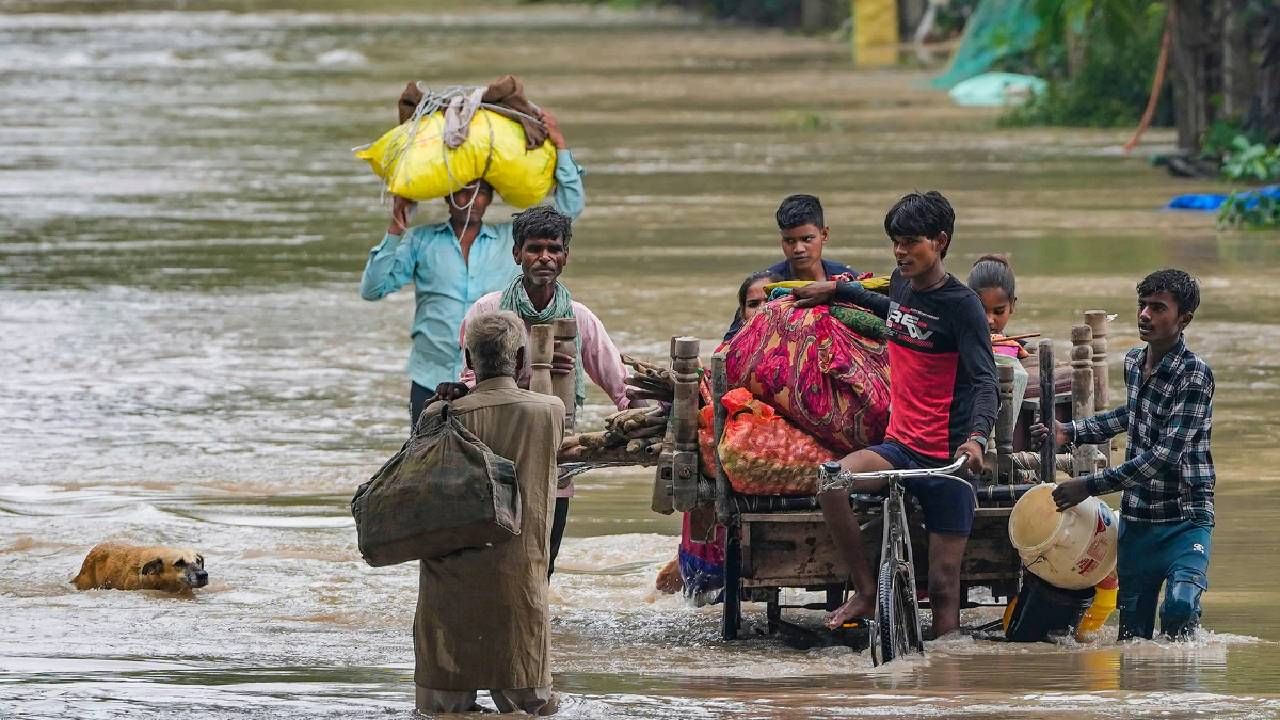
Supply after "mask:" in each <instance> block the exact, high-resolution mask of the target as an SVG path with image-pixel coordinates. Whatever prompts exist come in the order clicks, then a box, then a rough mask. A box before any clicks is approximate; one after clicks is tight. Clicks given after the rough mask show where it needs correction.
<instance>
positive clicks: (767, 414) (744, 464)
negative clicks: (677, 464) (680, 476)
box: [700, 388, 836, 495]
mask: <svg viewBox="0 0 1280 720" xmlns="http://www.w3.org/2000/svg"><path fill="white" fill-rule="evenodd" d="M722 402H723V403H724V407H725V410H727V411H728V417H727V418H726V419H725V425H724V437H723V438H721V440H720V461H721V462H722V463H724V474H725V476H726V477H728V479H729V484H730V485H731V486H733V489H734V491H735V492H739V493H742V494H744V495H813V494H814V493H816V492H817V490H818V465H819V464H821V463H824V462H826V461H828V460H832V459H834V458H835V457H836V453H834V452H832V451H831V450H828V449H827V448H825V447H823V446H822V445H821V444H820V443H819V442H818V441H817V440H814V439H813V437H812V436H810V435H808V434H807V433H805V432H804V431H803V430H801V429H799V428H797V427H796V426H795V425H792V424H791V423H789V422H787V420H786V418H784V417H782V416H780V415H778V414H777V413H775V412H774V411H773V408H771V407H769V406H768V405H766V404H765V403H762V402H760V401H759V400H756V399H755V398H753V397H751V393H750V392H749V391H747V390H746V389H744V388H737V389H734V390H730V391H729V393H728V394H727V395H725V396H724V399H723V401H722ZM707 409H708V410H709V409H710V407H708V408H707ZM707 424H708V425H709V423H707ZM700 445H701V446H702V448H703V462H706V461H707V460H708V453H707V449H708V448H710V446H711V435H710V432H709V430H708V432H707V433H706V434H705V435H704V440H703V442H702V443H700ZM711 460H714V458H711ZM711 467H714V466H711Z"/></svg>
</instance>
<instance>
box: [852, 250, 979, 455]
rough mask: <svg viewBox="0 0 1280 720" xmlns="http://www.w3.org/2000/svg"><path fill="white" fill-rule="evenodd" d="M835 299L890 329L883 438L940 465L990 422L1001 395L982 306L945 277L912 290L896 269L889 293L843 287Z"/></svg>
mask: <svg viewBox="0 0 1280 720" xmlns="http://www.w3.org/2000/svg"><path fill="white" fill-rule="evenodd" d="M836 297H837V298H838V299H840V300H844V301H847V302H852V303H856V304H858V305H861V306H863V307H865V308H867V309H868V310H871V311H872V312H874V313H875V314H877V315H879V316H880V317H882V318H884V320H885V324H886V325H887V326H888V329H889V373H890V385H889V387H890V390H889V396H890V411H889V429H888V430H887V431H886V432H885V439H886V440H894V441H896V442H899V443H901V444H903V445H905V446H907V447H908V448H910V449H912V450H914V451H915V452H917V453H919V454H921V455H923V456H925V457H928V458H934V459H939V460H945V459H950V458H951V457H952V456H953V455H954V454H955V451H956V449H957V448H958V447H960V445H962V444H964V442H965V441H966V440H968V438H969V437H970V436H972V435H981V436H983V437H986V436H987V435H988V434H989V433H990V432H991V428H992V427H993V426H994V425H995V420H996V409H997V407H998V405H999V391H998V385H997V381H996V363H995V356H994V355H993V354H992V352H991V334H990V333H989V332H988V330H987V316H986V313H985V311H984V310H983V309H982V302H981V301H980V300H978V296H977V295H976V294H974V292H973V291H972V290H970V289H969V288H968V287H966V286H965V285H964V283H962V282H960V281H959V280H956V278H955V276H953V275H950V274H948V275H947V279H946V280H945V281H944V282H943V283H942V285H941V286H940V287H938V288H935V289H933V290H929V291H927V292H917V291H915V290H913V289H912V288H911V283H910V281H908V280H906V279H904V278H903V277H902V275H901V274H900V273H899V272H898V271H897V270H894V272H893V276H892V277H891V278H890V281H889V294H888V296H885V295H881V294H879V293H874V292H870V291H868V290H865V289H863V287H862V286H861V285H858V284H857V283H844V282H842V283H840V284H839V285H838V286H837V290H836Z"/></svg>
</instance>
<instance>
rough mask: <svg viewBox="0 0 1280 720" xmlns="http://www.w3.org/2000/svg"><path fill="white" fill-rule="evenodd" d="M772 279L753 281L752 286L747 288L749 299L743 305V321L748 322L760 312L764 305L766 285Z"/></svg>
mask: <svg viewBox="0 0 1280 720" xmlns="http://www.w3.org/2000/svg"><path fill="white" fill-rule="evenodd" d="M770 282H772V281H771V280H769V279H768V278H765V279H763V280H757V281H755V282H753V283H751V287H749V288H747V299H746V302H745V303H743V305H742V321H743V322H746V321H748V320H750V319H751V318H753V317H755V316H756V315H758V314H759V313H760V308H762V307H764V303H765V300H766V298H765V296H764V286H765V285H768V284H769V283H770Z"/></svg>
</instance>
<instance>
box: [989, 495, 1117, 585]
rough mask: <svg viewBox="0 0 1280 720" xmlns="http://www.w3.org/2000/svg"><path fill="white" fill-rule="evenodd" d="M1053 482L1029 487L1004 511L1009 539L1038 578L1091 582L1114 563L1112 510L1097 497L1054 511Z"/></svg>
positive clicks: (1066, 582) (1060, 582) (1055, 581)
mask: <svg viewBox="0 0 1280 720" xmlns="http://www.w3.org/2000/svg"><path fill="white" fill-rule="evenodd" d="M1055 487H1056V485H1053V484H1052V483H1043V484H1041V485H1037V486H1036V487H1033V488H1031V489H1030V490H1028V491H1027V493H1026V494H1025V495H1023V496H1022V497H1021V498H1020V499H1019V500H1018V502H1017V504H1016V505H1014V506H1013V512H1011V513H1010V514H1009V542H1011V543H1013V546H1014V547H1015V548H1017V549H1018V555H1019V556H1021V557H1022V564H1023V565H1025V566H1026V567H1027V569H1028V570H1030V571H1031V572H1033V573H1035V574H1036V575H1037V576H1038V577H1039V578H1040V579H1041V580H1044V581H1045V582H1047V583H1049V584H1050V585H1053V586H1054V587H1059V588H1063V589H1064V590H1083V589H1085V588H1089V587H1093V586H1094V585H1097V584H1098V583H1099V582H1102V580H1103V578H1105V577H1106V576H1107V575H1110V574H1111V571H1112V570H1115V568H1116V548H1117V544H1118V543H1117V541H1118V538H1119V527H1118V524H1117V518H1116V514H1115V513H1114V512H1112V510H1111V508H1109V507H1107V504H1106V503H1104V502H1102V501H1101V500H1099V499H1098V498H1096V497H1091V498H1087V499H1086V500H1085V501H1084V502H1082V503H1080V504H1079V505H1076V506H1075V507H1073V508H1071V509H1070V510H1066V511H1064V512H1058V510H1057V508H1056V507H1055V506H1054V502H1053V489H1054V488H1055Z"/></svg>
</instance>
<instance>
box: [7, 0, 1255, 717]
mask: <svg viewBox="0 0 1280 720" xmlns="http://www.w3.org/2000/svg"><path fill="white" fill-rule="evenodd" d="M32 4H34V3H15V2H3V1H0V11H3V10H5V9H13V10H27V9H30V8H28V7H27V6H28V5H32ZM63 5H64V4H59V3H54V4H52V5H51V6H52V7H54V8H59V7H63ZM115 5H116V4H115V3H106V4H105V6H106V9H107V10H108V11H101V10H103V9H104V8H103V4H99V5H98V6H97V10H100V11H99V12H93V13H79V12H74V10H75V9H76V7H77V5H75V4H74V3H66V4H65V6H66V10H67V11H66V12H63V13H56V14H50V13H27V12H12V13H9V14H4V15H0V363H2V367H0V717H21V718H72V717H74V718H95V719H96V718H116V717H130V718H134V717H172V716H176V715H179V714H182V715H187V714H193V713H198V714H199V715H200V716H201V717H207V718H232V717H237V718H238V717H257V718H267V717H307V718H313V717H314V718H329V717H335V718H336V717H342V718H363V717H375V716H377V717H405V718H407V717H409V716H410V715H411V714H412V682H413V680H412V667H413V651H412V640H411V634H410V627H411V622H412V615H413V609H414V602H415V597H416V589H417V585H416V583H417V572H416V568H414V567H413V566H410V565H402V566H395V567H389V568H382V569H373V568H369V567H368V566H366V565H365V564H364V563H363V562H362V561H361V560H360V557H359V554H358V552H357V550H356V545H355V531H354V528H353V525H352V522H351V517H350V514H349V510H348V502H349V500H350V497H351V494H352V492H353V491H354V489H355V487H356V486H357V485H358V484H359V483H361V482H363V481H364V480H365V479H367V478H368V477H369V475H370V474H371V473H372V472H373V471H375V470H376V469H377V468H378V466H379V465H380V464H381V462H382V461H383V460H384V459H386V458H387V457H388V456H389V455H390V454H391V453H393V452H394V451H395V450H396V449H397V448H398V447H399V445H400V443H401V442H402V440H403V436H404V434H405V431H406V429H407V415H408V413H407V409H406V407H405V405H406V399H407V394H408V380H407V378H406V376H405V375H404V372H403V366H404V360H405V354H406V353H407V351H408V328H409V323H410V318H411V314H412V307H413V305H412V297H411V294H412V293H411V291H408V290H406V291H404V292H401V293H398V294H397V295H394V296H392V297H390V298H388V299H387V300H386V301H384V302H381V303H378V304H371V303H366V302H364V301H362V300H361V299H360V298H359V295H358V292H357V286H358V282H359V276H360V271H361V268H362V267H363V264H364V259H365V256H366V253H367V252H368V249H369V248H370V247H371V246H373V245H374V244H376V243H377V242H378V240H379V239H380V238H381V237H382V232H383V229H384V228H385V227H386V221H387V216H388V209H387V207H386V206H385V205H382V204H380V199H379V184H378V181H377V180H376V178H374V177H373V176H372V175H371V174H370V173H369V172H368V170H367V168H366V167H365V166H364V164H363V163H361V162H359V161H357V160H355V159H354V158H352V156H351V154H350V152H349V149H350V148H351V147H353V146H356V145H360V144H362V143H365V142H368V141H370V140H372V139H374V138H376V137H377V136H378V135H379V134H380V133H382V132H383V131H384V130H385V129H387V128H388V127H389V126H390V125H391V124H392V123H393V121H394V117H395V115H394V107H393V106H394V103H395V98H396V97H397V95H398V93H399V91H400V89H401V88H402V87H403V84H404V82H405V81H406V80H409V79H422V80H425V81H427V82H428V83H429V84H433V85H437V86H443V85H449V84H457V83H474V84H480V83H484V82H487V81H488V80H490V79H492V78H493V77H495V76H497V75H499V74H502V73H506V72H514V73H517V74H519V75H521V76H522V77H523V78H524V79H525V81H526V85H527V89H528V91H529V93H530V96H531V97H532V98H533V99H534V100H535V101H537V102H539V103H541V104H544V105H546V106H548V107H550V108H553V109H554V110H555V111H556V112H557V113H558V114H559V116H560V118H561V121H562V125H563V126H564V129H565V132H566V136H567V137H568V141H569V144H570V146H571V147H572V148H573V150H574V155H575V158H576V159H577V160H578V162H579V163H580V164H582V165H583V166H584V167H585V168H586V170H587V173H588V174H587V177H586V181H585V182H586V187H587V193H588V203H587V210H586V213H585V214H584V215H583V217H582V219H581V220H580V221H579V222H578V223H577V224H576V225H575V234H574V241H573V251H572V262H571V264H570V265H569V267H568V269H567V271H566V275H565V278H564V279H565V281H566V282H567V283H568V284H569V286H570V287H571V288H572V290H573V292H574V295H575V297H576V298H578V299H580V300H582V301H583V302H585V303H587V304H588V305H590V306H591V307H592V308H593V309H594V310H595V311H596V313H597V314H598V315H600V316H601V318H602V319H603V320H604V322H605V323H606V325H607V326H608V327H609V329H610V332H611V334H612V335H613V337H614V340H615V342H616V343H617V345H618V346H619V347H620V348H622V349H623V351H624V352H629V353H632V354H636V355H639V356H642V357H648V358H658V357H661V355H662V354H663V353H664V352H665V350H666V347H667V342H668V338H669V337H670V336H671V335H676V334H691V335H696V336H698V337H701V338H704V339H705V341H704V349H707V350H709V349H710V347H711V345H712V340H713V339H714V338H716V337H718V336H719V335H720V333H721V332H722V331H723V328H724V326H725V324H726V322H727V321H728V319H729V317H730V316H731V314H732V310H733V302H734V299H733V293H734V291H735V289H736V287H737V284H738V282H739V280H740V279H741V278H742V277H743V276H744V275H745V274H747V273H748V272H749V271H751V270H755V269H758V268H760V267H763V266H765V265H768V264H771V263H773V262H775V261H776V259H777V257H778V255H779V251H778V249H777V246H776V231H775V230H774V225H773V211H774V209H775V208H776V206H777V203H778V201H779V200H780V199H781V198H782V197H783V196H785V195H787V194H789V193H792V192H813V193H816V194H818V195H820V196H821V197H822V200H823V203H824V205H825V206H826V208H827V220H828V223H829V224H830V226H831V227H832V241H831V244H830V245H829V247H828V251H827V256H828V257H833V258H835V259H839V260H842V261H845V262H847V263H849V264H852V265H854V266H856V267H858V268H860V269H866V270H873V271H876V272H878V273H883V272H887V271H888V270H889V267H890V263H889V249H888V244H887V242H886V241H885V240H884V238H883V231H882V229H881V222H882V218H883V214H884V211H885V209H886V208H887V207H888V206H889V205H890V204H892V202H893V200H895V199H896V198H897V197H898V196H899V195H901V194H902V193H903V192H905V191H908V190H911V189H915V188H919V189H930V188H938V189H940V190H942V191H944V192H945V193H946V194H947V195H948V196H949V197H950V198H951V200H952V202H953V203H954V205H955V206H956V209H957V214H958V220H957V227H956V238H955V244H954V245H953V247H952V251H951V254H950V255H949V257H948V259H947V262H948V266H949V267H950V268H951V269H952V271H953V272H955V273H957V274H959V275H962V276H963V274H964V273H966V272H967V269H968V267H969V265H970V264H971V263H972V261H973V260H974V259H975V258H976V257H978V256H979V255H982V254H985V253H988V252H993V251H998V252H1006V253H1009V254H1010V255H1011V257H1012V259H1013V263H1014V266H1015V268H1016V269H1017V271H1018V273H1019V294H1020V296H1021V298H1020V302H1019V304H1018V308H1017V315H1016V316H1015V317H1014V320H1013V325H1012V327H1011V330H1013V331H1017V332H1026V331H1033V330H1042V331H1044V332H1045V333H1047V334H1049V335H1051V336H1052V337H1053V338H1055V339H1057V340H1059V341H1061V342H1063V343H1065V342H1066V340H1067V338H1068V336H1069V329H1070V325H1071V324H1072V322H1078V319H1077V318H1079V315H1080V312H1081V311H1082V310H1085V309H1092V308H1106V309H1108V310H1110V311H1111V312H1115V313H1118V314H1119V318H1118V319H1117V320H1116V322H1115V323H1113V334H1112V337H1111V347H1112V349H1113V352H1112V358H1111V359H1112V361H1113V368H1115V367H1118V363H1119V361H1120V358H1121V356H1122V352H1123V350H1124V349H1127V348H1128V347H1131V346H1133V345H1135V344H1136V343H1137V334H1136V331H1135V330H1134V328H1133V316H1134V304H1135V302H1134V285H1135V283H1136V282H1137V280H1138V279H1140V278H1141V277H1142V276H1143V275H1145V274H1146V273H1147V272H1149V271H1150V270H1153V269H1156V268H1158V267H1162V266H1166V265H1176V266H1179V267H1183V268H1186V269H1188V270H1190V271H1192V272H1193V273H1195V274H1197V275H1198V276H1199V277H1200V278H1201V280H1202V282H1203V291H1202V293H1203V301H1202V305H1201V309H1200V311H1199V312H1198V313H1197V314H1196V319H1195V322H1194V323H1193V324H1192V325H1191V327H1190V329H1189V331H1188V342H1189V344H1190V345H1191V347H1192V348H1193V349H1195V350H1196V351H1197V352H1200V353H1202V355H1203V356H1204V357H1205V358H1206V359H1207V360H1208V362H1209V363H1210V364H1211V365H1212V366H1213V369H1214V371H1215V373H1216V376H1217V397H1216V402H1215V404H1216V409H1215V416H1216V417H1215V425H1216V427H1215V429H1214V456H1215V460H1216V463H1217V468H1218V478H1219V482H1218V523H1219V524H1218V527H1217V530H1216V531H1215V536H1214V555H1213V564H1212V567H1211V570H1210V579H1211V583H1212V588H1211V590H1210V592H1209V593H1208V594H1207V596H1206V602H1205V618H1204V620H1205V624H1206V626H1207V628H1208V630H1207V631H1206V632H1204V633H1202V634H1201V636H1200V637H1199V638H1198V639H1197V640H1196V641H1195V642H1193V643H1188V644H1169V643H1159V642H1155V643H1152V642H1137V643H1129V644H1123V645H1117V644H1116V643H1114V641H1113V638H1114V627H1112V628H1111V629H1110V630H1109V633H1110V636H1109V637H1106V638H1104V639H1103V640H1102V641H1100V642H1099V643H1097V644H1095V645H1087V646H1056V645H1036V646H1011V645H1002V644H996V643H991V642H983V641H978V640H972V639H964V640H954V641H943V642H940V643H935V644H933V645H932V646H931V647H930V648H929V654H928V655H927V656H926V657H925V658H923V659H915V660H910V661H904V662H900V663H894V664H892V665H890V666H887V667H884V668H878V669H874V668H872V666H871V661H870V659H869V658H868V656H867V655H866V654H865V653H864V654H853V653H851V652H850V651H848V650H847V649H843V648H827V649H821V650H810V651H799V650H792V649H788V648H787V647H785V646H783V645H782V644H781V643H780V642H778V641H777V640H775V639H772V638H764V637H759V636H757V635H756V629H757V628H759V627H762V625H763V622H764V612H763V607H762V606H747V615H748V627H747V629H746V632H745V633H744V635H746V636H748V637H746V639H744V640H743V641H740V642H738V643H732V644H726V643H723V642H721V641H720V640H719V610H718V607H714V608H702V609H693V608H689V607H686V606H685V604H684V603H683V601H682V600H681V599H679V598H676V597H671V596H661V595H657V594H656V593H655V591H654V590H653V578H654V575H655V573H656V571H657V569H658V568H659V567H660V566H661V565H662V564H663V563H665V562H666V561H667V560H668V559H669V558H670V557H672V556H673V554H674V552H675V547H676V544H677V537H676V536H677V534H678V530H679V527H678V520H677V519H676V518H673V517H664V516H660V515H656V514H654V513H652V512H651V511H650V510H649V507H648V505H649V495H650V487H649V482H650V478H651V473H650V472H647V471H639V470H637V471H630V472H628V471H613V472H600V473H598V474H595V475H589V476H585V477H583V478H580V479H579V483H578V497H577V499H576V500H575V501H574V504H573V510H572V514H571V517H570V523H569V528H568V533H569V537H568V538H567V539H566V541H565V547H564V549H563V551H562V555H561V559H560V560H559V561H558V562H557V571H558V572H557V574H556V576H555V578H554V580H553V583H552V597H553V608H552V610H553V616H554V620H553V630H554V636H553V640H552V651H553V668H554V669H555V681H556V685H557V686H558V688H559V689H561V690H563V691H565V692H567V693H568V698H567V701H566V704H565V707H564V709H563V711H562V716H565V717H570V718H616V717H651V718H673V719H674V718H712V717H735V718H738V717H741V718H806V717H846V716H848V717H858V716H872V717H886V716H892V717H967V718H1008V717H1026V718H1071V719H1072V720H1082V719H1084V718H1130V717H1133V718H1138V717H1213V718H1270V717H1280V646H1278V645H1277V643H1280V607H1278V606H1280V573H1277V572H1276V570H1275V565H1276V563H1275V558H1276V557H1277V555H1280V535H1278V534H1277V533H1276V532H1275V528H1276V527H1277V526H1280V470H1278V469H1277V468H1280V407H1278V401H1280V355H1277V353H1276V348H1277V347H1280V283H1277V282H1276V280H1277V278H1280V237H1277V235H1276V234H1274V233H1272V234H1261V233H1218V232H1216V231H1215V230H1214V229H1213V223H1212V218H1211V217H1208V216H1204V215H1198V214H1176V213H1169V212H1161V211H1159V210H1158V208H1160V207H1161V206H1162V205H1163V204H1164V203H1165V202H1167V200H1168V198H1169V197H1170V196H1172V195H1174V194H1177V193H1182V192H1192V191H1197V190H1221V188H1218V187H1217V186H1215V185H1214V184H1212V183H1194V182H1188V181H1179V180H1174V179H1171V178H1169V177H1168V176H1167V175H1165V174H1164V172H1163V171H1160V170H1156V169H1152V168H1150V167H1149V165H1148V163H1147V161H1146V159H1145V156H1143V157H1137V156H1135V157H1132V158H1124V157H1121V156H1120V153H1119V151H1118V147H1119V145H1120V144H1121V143H1123V142H1124V140H1125V139H1127V135H1128V133H1127V131H1092V130H1058V129H1028V130H1005V129H997V128H996V127H995V115H994V114H993V113H992V112H990V111H982V110H972V109H965V110H962V109H958V108H954V107H952V106H951V105H950V104H949V102H948V101H947V99H946V97H945V96H944V95H941V94H937V93H933V92H929V91H926V90H923V89H921V87H922V85H923V83H924V81H925V80H926V79H927V78H928V77H930V75H931V73H930V72H927V71H924V70H912V69H894V70H869V71H857V70H854V69H853V68H852V67H851V66H850V64H849V62H848V58H847V52H846V47H845V46H844V45H841V44H839V43H832V42H828V41H826V40H822V39H807V38H802V37H795V36H788V35H784V34H781V33H776V32H762V31H755V30H748V29H726V28H716V27H712V26H706V25H702V24H700V23H698V22H696V21H694V20H692V19H690V18H687V17H683V16H678V15H669V14H654V13H647V12H642V13H637V14H631V13H624V12H614V11H591V10H589V9H587V10H582V9H565V8H555V7H552V8H542V7H541V6H533V7H519V8H516V7H510V6H500V7H498V8H497V9H495V10H493V11H488V12H485V11H481V10H479V9H476V8H475V7H473V6H469V5H463V4H458V5H457V6H456V7H455V6H452V5H450V6H449V9H445V10H431V11H426V12H421V11H416V12H412V14H410V10H409V9H406V6H413V5H416V4H411V3H402V4H397V3H395V2H390V1H388V2H380V3H368V4H367V7H368V8H369V9H368V10H364V11H362V12H361V13H359V14H356V13H350V12H341V11H338V10H330V9H329V8H331V7H333V6H336V5H337V3H332V2H325V3H318V4H315V5H314V6H309V7H310V9H308V10H306V11H302V10H296V9H291V7H293V6H292V5H291V4H290V3H287V2H283V1H282V2H278V3H275V4H274V5H268V4H267V3H252V2H249V3H246V2H229V1H228V2H227V3H225V5H226V10H216V11H201V12H195V11H182V12H176V11H169V12H139V13H122V12H113V11H109V10H110V8H113V7H115ZM179 5H182V4H179ZM193 5H194V4H193ZM202 5H203V6H205V7H220V6H221V5H220V4H219V3H205V4H202ZM297 5H299V6H300V5H301V4H300V3H299V4H297ZM352 5H354V4H352ZM428 6H430V7H435V6H437V3H423V4H422V7H428ZM317 7H318V8H321V9H320V10H317V9H315V8H317ZM245 8H257V9H255V10H254V11H252V12H247V11H245ZM263 8H265V9H263ZM273 8H274V9H273ZM1171 141H1172V135H1171V133H1169V132H1167V131H1156V132H1152V133H1149V135H1148V139H1147V141H1146V144H1145V145H1144V146H1143V149H1144V150H1145V151H1148V152H1149V151H1151V150H1154V149H1159V147H1160V146H1161V145H1162V144H1163V145H1167V144H1169V143H1170V142H1171ZM507 212H509V210H508V209H507V208H505V207H501V206H498V207H494V208H492V209H491V210H490V211H489V215H488V218H489V219H493V220H497V219H501V218H503V217H505V215H506V213H507ZM441 217H443V207H442V206H435V207H425V208H424V209H423V210H422V212H420V213H419V221H427V220H435V219H437V218H441ZM1119 387H1120V377H1119V371H1118V370H1113V374H1112V388H1113V391H1112V392H1113V397H1114V396H1115V395H1116V394H1117V393H1118V392H1119V390H1118V388H1119ZM588 403H589V407H588V408H587V411H586V418H585V421H584V420H580V423H583V424H585V425H586V426H588V427H591V426H596V425H599V423H600V420H601V419H602V418H603V417H604V416H605V415H606V414H607V413H608V411H609V408H608V407H607V406H606V399H605V398H604V396H603V394H601V393H600V392H599V391H598V390H594V389H593V390H592V395H591V397H590V399H589V401H588ZM106 539H115V540H122V541H130V542H134V543H138V544H174V545H189V546H193V547H195V548H198V549H199V550H200V552H202V553H203V555H204V557H205V559H206V565H207V568H208V570H209V574H210V579H211V582H210V585H209V587H207V588H205V589H204V590H202V591H200V592H198V593H197V594H196V596H195V598H194V599H190V600H183V599H174V598H169V597H160V596H157V595H154V594H151V593H125V592H115V591H90V592H84V593H80V592H76V591H75V590H74V589H73V588H72V586H71V585H70V584H69V582H68V581H69V580H70V578H71V577H72V576H73V575H74V574H75V573H76V571H77V570H78V568H79V565H80V561H81V559H82V558H83V557H84V554H85V553H86V552H87V551H88V549H89V548H90V547H91V546H93V545H94V544H96V543H98V542H100V541H102V540H106ZM989 615H991V611H985V614H984V611H975V612H974V613H973V614H971V615H969V616H966V619H967V620H969V621H972V622H976V621H978V620H981V619H984V618H986V617H987V616H989ZM493 621H494V622H502V618H494V619H493Z"/></svg>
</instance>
